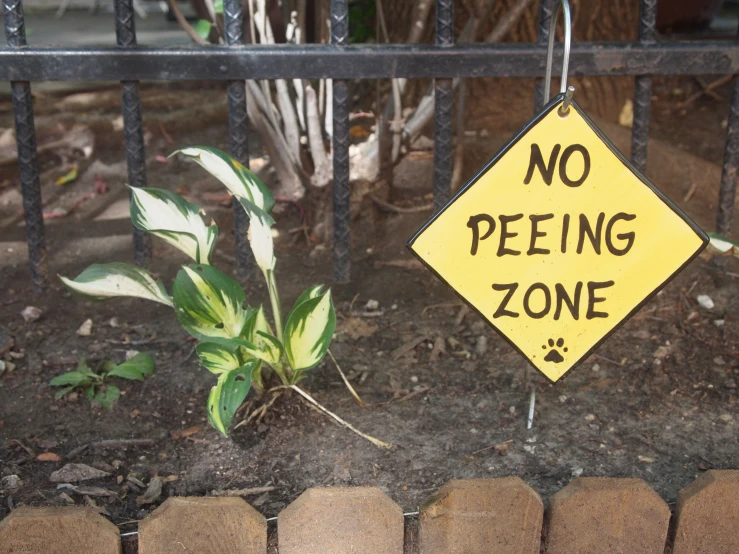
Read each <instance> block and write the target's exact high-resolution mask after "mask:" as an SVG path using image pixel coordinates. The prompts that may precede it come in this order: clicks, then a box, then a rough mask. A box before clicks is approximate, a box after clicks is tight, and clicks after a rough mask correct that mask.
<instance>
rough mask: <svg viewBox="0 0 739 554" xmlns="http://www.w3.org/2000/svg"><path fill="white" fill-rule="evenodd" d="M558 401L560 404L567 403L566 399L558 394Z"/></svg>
mask: <svg viewBox="0 0 739 554" xmlns="http://www.w3.org/2000/svg"><path fill="white" fill-rule="evenodd" d="M559 401H560V402H561V403H562V404H564V403H565V402H567V397H566V396H565V395H564V394H560V395H559Z"/></svg>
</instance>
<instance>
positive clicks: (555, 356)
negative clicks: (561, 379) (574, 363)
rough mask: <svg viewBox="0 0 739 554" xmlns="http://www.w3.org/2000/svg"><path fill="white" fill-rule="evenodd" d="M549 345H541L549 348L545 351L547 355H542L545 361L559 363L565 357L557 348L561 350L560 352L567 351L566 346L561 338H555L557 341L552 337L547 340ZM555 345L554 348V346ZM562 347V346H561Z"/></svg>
mask: <svg viewBox="0 0 739 554" xmlns="http://www.w3.org/2000/svg"><path fill="white" fill-rule="evenodd" d="M547 343H548V344H549V346H547V345H546V344H543V345H542V349H544V350H546V349H547V348H549V352H547V355H546V356H545V357H544V361H545V362H554V363H555V364H559V363H562V362H564V361H565V359H564V358H563V357H562V354H560V353H559V350H557V349H558V348H559V349H561V350H562V352H567V347H566V346H565V345H564V344H565V341H564V339H563V338H559V339H557V342H556V343H555V342H554V339H549V341H547ZM555 346H556V348H555ZM562 347H564V348H562Z"/></svg>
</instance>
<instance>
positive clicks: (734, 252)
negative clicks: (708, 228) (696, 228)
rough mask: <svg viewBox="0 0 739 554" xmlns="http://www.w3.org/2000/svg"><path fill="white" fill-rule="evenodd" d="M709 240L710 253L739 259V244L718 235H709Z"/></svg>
mask: <svg viewBox="0 0 739 554" xmlns="http://www.w3.org/2000/svg"><path fill="white" fill-rule="evenodd" d="M708 238H709V239H710V241H709V243H708V247H709V251H710V252H712V253H713V254H718V255H722V256H736V257H738V258H739V243H736V242H734V241H733V240H731V239H728V238H726V237H722V236H721V235H717V234H716V233H708Z"/></svg>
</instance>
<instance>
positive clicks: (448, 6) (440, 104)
mask: <svg viewBox="0 0 739 554" xmlns="http://www.w3.org/2000/svg"><path fill="white" fill-rule="evenodd" d="M436 45H437V46H442V47H450V46H453V45H454V0H436ZM453 104H454V86H453V84H452V80H451V79H434V112H435V114H434V116H435V122H434V125H435V127H434V211H439V210H440V209H441V208H442V207H444V205H445V204H446V203H447V202H448V201H449V195H450V191H451V183H452V141H453V138H454V133H453V130H452V106H453ZM462 139H463V137H459V140H462Z"/></svg>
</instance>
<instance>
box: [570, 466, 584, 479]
mask: <svg viewBox="0 0 739 554" xmlns="http://www.w3.org/2000/svg"><path fill="white" fill-rule="evenodd" d="M583 471H584V470H583V468H581V467H576V468H575V469H573V470H572V476H573V477H580V475H582V472H583Z"/></svg>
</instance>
